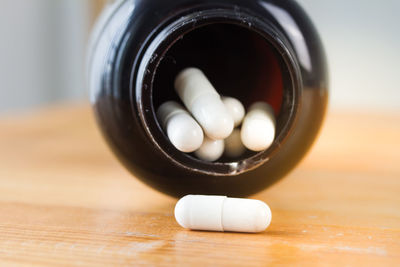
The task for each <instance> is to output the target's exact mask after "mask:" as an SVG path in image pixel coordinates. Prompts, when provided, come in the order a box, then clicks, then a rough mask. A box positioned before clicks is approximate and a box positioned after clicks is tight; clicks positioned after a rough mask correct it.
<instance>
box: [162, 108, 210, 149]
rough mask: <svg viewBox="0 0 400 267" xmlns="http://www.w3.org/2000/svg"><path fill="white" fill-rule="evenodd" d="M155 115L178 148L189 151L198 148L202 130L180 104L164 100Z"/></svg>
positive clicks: (201, 140)
mask: <svg viewBox="0 0 400 267" xmlns="http://www.w3.org/2000/svg"><path fill="white" fill-rule="evenodd" d="M157 117H158V119H159V121H160V123H161V126H162V127H163V129H164V130H165V131H166V133H167V135H168V138H169V140H170V141H171V143H172V144H173V145H174V146H175V147H176V148H177V149H178V150H180V151H182V152H186V153H190V152H193V151H195V150H197V149H199V148H200V146H201V144H202V143H203V139H204V134H203V130H202V129H201V127H200V125H199V124H198V123H197V122H196V121H195V120H194V119H193V118H192V116H190V114H189V113H188V112H187V111H186V110H185V109H184V108H183V107H182V106H181V105H179V104H178V103H176V102H174V101H168V102H165V103H164V104H162V105H161V106H160V107H159V108H158V111H157Z"/></svg>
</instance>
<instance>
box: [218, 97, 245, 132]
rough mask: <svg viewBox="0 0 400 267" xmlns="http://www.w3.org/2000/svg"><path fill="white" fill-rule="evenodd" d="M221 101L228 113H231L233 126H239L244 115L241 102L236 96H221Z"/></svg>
mask: <svg viewBox="0 0 400 267" xmlns="http://www.w3.org/2000/svg"><path fill="white" fill-rule="evenodd" d="M222 102H223V103H224V105H225V107H226V109H227V110H228V112H229V114H231V117H232V119H233V122H234V124H235V127H237V126H239V125H240V124H241V123H242V121H243V118H244V115H245V109H244V106H243V104H242V103H241V102H240V101H239V100H237V99H236V98H233V97H226V96H224V97H222Z"/></svg>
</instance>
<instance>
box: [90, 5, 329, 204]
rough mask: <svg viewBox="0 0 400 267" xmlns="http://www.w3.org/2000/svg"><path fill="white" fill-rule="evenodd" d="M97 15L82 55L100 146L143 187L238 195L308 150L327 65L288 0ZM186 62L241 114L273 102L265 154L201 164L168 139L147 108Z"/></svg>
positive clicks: (320, 110)
mask: <svg viewBox="0 0 400 267" xmlns="http://www.w3.org/2000/svg"><path fill="white" fill-rule="evenodd" d="M105 13H106V14H105V15H103V17H102V19H101V22H100V23H99V24H98V28H97V30H96V33H95V34H94V38H93V42H92V54H91V57H90V58H89V67H90V69H89V81H90V87H91V100H92V103H93V107H94V111H95V114H96V118H97V121H98V123H99V126H100V128H101V130H102V132H103V135H104V137H105V139H106V140H107V142H108V144H109V145H110V146H111V148H112V149H113V151H114V153H115V154H116V155H117V157H118V158H119V159H120V161H121V162H122V163H123V164H124V166H125V167H126V168H127V169H128V170H130V171H131V172H132V173H133V174H134V175H135V176H136V177H137V178H139V179H140V180H142V181H143V182H145V183H146V184H148V185H150V186H152V187H154V188H155V189H158V190H160V191H162V192H164V193H167V194H170V195H173V196H177V197H180V196H183V195H187V194H219V195H228V196H238V197H239V196H246V195H250V194H253V193H256V192H258V191H261V190H263V189H264V188H266V187H267V186H269V185H271V184H273V183H274V182H275V181H277V180H278V179H280V178H282V177H283V176H284V175H286V174H287V173H288V172H289V171H290V170H292V169H293V168H294V167H295V165H296V164H297V163H298V162H299V161H300V160H301V158H302V157H303V156H304V155H305V153H306V152H307V151H308V149H309V148H310V147H311V145H312V143H313V142H314V140H315V138H316V136H317V133H318V131H319V128H320V125H321V123H322V120H323V117H324V113H325V108H326V105H327V98H328V91H327V90H328V88H327V69H326V62H325V56H324V51H323V48H322V44H321V41H320V39H319V37H318V34H317V32H316V30H315V28H314V26H313V24H312V23H311V22H310V20H309V19H308V17H307V15H306V14H305V13H304V11H303V10H302V9H301V7H299V5H298V4H297V3H295V2H294V1H291V0H290V1H289V0H285V1H283V0H280V1H273V0H258V1H256V0H213V1H204V0H203V1H202V0H198V1H194V0H193V1H192V0H173V1H164V0H127V1H117V2H116V3H114V4H113V6H112V7H111V8H109V9H108V10H107V11H105ZM193 64H196V65H197V66H198V67H200V68H202V70H204V71H205V72H206V73H207V75H208V76H209V77H210V79H212V80H213V82H214V83H215V84H216V86H218V88H221V91H222V92H223V93H225V94H226V95H232V94H233V96H235V97H237V98H240V99H241V101H243V102H244V103H245V105H246V108H247V107H248V106H249V105H250V104H251V102H252V101H253V102H254V101H258V100H269V101H272V102H273V106H274V109H275V112H276V113H277V116H278V135H277V138H276V140H275V142H274V144H273V146H272V147H271V148H269V149H268V150H267V151H263V152H260V153H248V154H246V155H245V156H243V157H241V158H238V159H235V160H230V159H221V160H220V161H217V162H215V163H208V162H202V161H201V160H198V159H196V158H195V157H193V155H190V154H184V153H182V152H179V151H177V150H176V149H175V148H174V147H173V146H172V145H171V144H170V143H169V142H168V140H167V138H166V136H165V134H163V132H162V130H161V127H160V125H159V123H158V122H157V119H156V116H155V110H156V109H157V107H158V106H159V105H160V104H162V102H163V101H166V100H171V98H173V96H172V94H171V93H170V91H171V90H173V89H171V87H173V82H172V81H173V79H174V75H175V74H176V73H177V72H178V71H179V70H180V69H182V68H183V67H187V66H190V65H193ZM221 70H222V71H221ZM264 74H265V75H264ZM266 84H268V85H266ZM276 88H280V89H276Z"/></svg>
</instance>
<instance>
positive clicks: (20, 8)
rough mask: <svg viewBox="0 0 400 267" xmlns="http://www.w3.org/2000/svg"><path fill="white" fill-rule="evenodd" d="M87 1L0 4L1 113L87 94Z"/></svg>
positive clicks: (3, 0) (2, 0) (7, 0)
mask: <svg viewBox="0 0 400 267" xmlns="http://www.w3.org/2000/svg"><path fill="white" fill-rule="evenodd" d="M88 3H89V2H88V1H87V0H64V1H54V0H0V112H1V111H12V110H20V109H29V108H33V107H37V106H40V105H43V104H47V103H52V102H56V101H68V100H77V99H82V98H84V97H85V95H86V89H85V85H84V71H83V62H84V56H85V48H86V39H87V33H88V28H89V23H90V12H89V8H88Z"/></svg>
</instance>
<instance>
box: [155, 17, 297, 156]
mask: <svg viewBox="0 0 400 267" xmlns="http://www.w3.org/2000/svg"><path fill="white" fill-rule="evenodd" d="M187 67H196V68H199V69H201V70H202V71H203V72H204V73H205V75H206V76H207V77H208V79H209V80H210V82H211V83H212V84H213V86H214V87H215V89H216V90H217V91H218V93H219V94H220V95H221V96H231V97H235V98H237V99H239V100H240V101H241V102H242V103H243V105H244V106H245V108H246V110H247V108H248V107H249V106H250V105H251V104H253V103H254V102H257V101H264V102H267V103H269V104H270V105H271V106H272V107H273V109H274V111H275V116H276V122H277V129H276V136H278V135H279V133H280V131H281V130H282V128H283V127H284V125H285V122H286V121H285V120H287V119H288V115H287V113H288V112H285V111H286V110H289V109H290V105H291V103H292V102H291V99H289V98H290V96H291V94H290V93H286V91H290V90H291V88H289V87H290V86H291V84H292V83H291V80H290V75H289V72H288V70H287V68H286V64H285V62H283V59H282V56H280V55H279V53H278V51H277V50H276V49H275V48H274V47H273V45H272V44H270V43H269V42H268V41H267V40H266V39H265V38H264V37H262V36H261V35H260V34H259V33H257V32H255V31H252V30H249V29H248V28H245V27H243V26H239V25H236V24H224V23H214V24H209V25H206V26H202V27H200V28H196V29H194V30H192V31H190V32H188V33H186V34H183V35H181V36H180V38H179V39H178V40H176V41H175V42H174V44H173V45H172V46H171V47H170V48H169V49H168V50H167V52H166V53H165V54H164V55H163V57H162V60H161V61H160V64H159V66H158V67H157V69H156V71H155V75H154V80H153V88H152V102H153V107H154V110H155V111H156V110H157V108H158V107H159V106H160V105H161V104H163V103H164V102H166V101H169V100H174V101H178V102H179V103H181V104H182V102H181V101H180V99H179V97H178V95H177V94H176V92H175V90H174V80H175V77H176V76H177V74H178V73H179V72H180V71H181V70H183V69H185V68H187ZM165 137H166V136H165ZM166 138H167V137H166ZM255 154H256V152H251V151H247V152H246V153H244V154H243V155H241V156H239V157H237V158H228V157H226V156H223V157H222V158H220V159H219V160H218V161H217V162H220V163H226V162H236V161H240V160H243V159H246V158H249V157H251V156H253V155H255ZM189 156H192V157H194V158H195V156H194V155H189Z"/></svg>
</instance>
